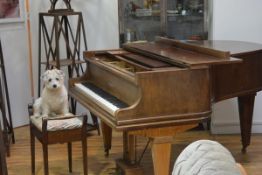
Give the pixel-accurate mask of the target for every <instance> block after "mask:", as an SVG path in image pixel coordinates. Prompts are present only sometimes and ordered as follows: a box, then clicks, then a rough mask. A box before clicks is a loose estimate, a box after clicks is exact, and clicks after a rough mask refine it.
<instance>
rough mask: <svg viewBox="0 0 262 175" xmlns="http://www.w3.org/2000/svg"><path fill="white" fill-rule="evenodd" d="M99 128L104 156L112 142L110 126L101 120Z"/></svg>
mask: <svg viewBox="0 0 262 175" xmlns="http://www.w3.org/2000/svg"><path fill="white" fill-rule="evenodd" d="M101 130H102V135H103V140H104V149H105V156H108V155H109V150H110V149H111V143H112V128H110V127H109V126H108V125H107V124H105V123H104V122H101Z"/></svg>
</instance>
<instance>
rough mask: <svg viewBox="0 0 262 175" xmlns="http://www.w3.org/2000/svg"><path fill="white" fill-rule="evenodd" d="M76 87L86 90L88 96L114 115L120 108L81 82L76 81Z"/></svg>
mask: <svg viewBox="0 0 262 175" xmlns="http://www.w3.org/2000/svg"><path fill="white" fill-rule="evenodd" d="M75 87H76V88H78V89H80V90H81V91H82V92H84V93H85V95H86V96H88V97H90V98H91V99H93V100H94V102H95V103H96V104H97V105H99V106H100V107H102V108H103V109H105V110H106V111H108V112H109V113H110V114H112V115H113V116H114V115H115V112H116V111H117V110H118V109H119V108H118V107H117V106H115V105H113V104H112V103H110V102H109V101H107V100H105V99H103V98H102V97H100V96H99V95H98V94H96V93H94V92H93V91H92V90H90V89H89V88H87V87H85V86H84V85H82V84H81V83H76V84H75Z"/></svg>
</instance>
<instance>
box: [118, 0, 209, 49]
mask: <svg viewBox="0 0 262 175" xmlns="http://www.w3.org/2000/svg"><path fill="white" fill-rule="evenodd" d="M118 8H119V32H120V45H121V44H123V43H126V42H132V41H138V40H139V41H140V40H146V41H152V40H154V37H155V36H156V35H160V36H167V37H170V38H175V39H179V40H184V39H192V40H202V39H207V37H208V19H209V18H208V16H209V15H208V0H119V1H118Z"/></svg>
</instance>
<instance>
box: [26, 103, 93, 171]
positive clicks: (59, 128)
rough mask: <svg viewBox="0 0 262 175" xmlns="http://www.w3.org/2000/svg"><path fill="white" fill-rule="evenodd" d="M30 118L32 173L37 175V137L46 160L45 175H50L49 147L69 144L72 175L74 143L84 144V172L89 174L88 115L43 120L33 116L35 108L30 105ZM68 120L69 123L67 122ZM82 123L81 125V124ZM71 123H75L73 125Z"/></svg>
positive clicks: (69, 161)
mask: <svg viewBox="0 0 262 175" xmlns="http://www.w3.org/2000/svg"><path fill="white" fill-rule="evenodd" d="M28 112H29V116H30V144H31V166H32V167H31V168H32V169H31V172H32V175H35V137H36V138H37V139H38V140H39V141H40V142H41V144H42V148H43V159H44V175H48V174H49V171H48V145H49V144H56V143H67V148H68V164H69V172H70V173H72V143H71V142H73V141H81V142H82V156H83V172H84V175H87V174H88V169H87V141H86V136H87V134H86V128H87V115H81V116H75V115H72V116H63V117H55V118H43V117H40V116H33V106H32V105H31V104H29V105H28ZM67 120H68V121H67ZM79 121H81V124H79ZM70 123H73V125H72V124H71V125H70Z"/></svg>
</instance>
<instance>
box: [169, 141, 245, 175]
mask: <svg viewBox="0 0 262 175" xmlns="http://www.w3.org/2000/svg"><path fill="white" fill-rule="evenodd" d="M211 174H212V175H240V174H241V172H240V170H239V169H238V167H237V165H236V162H235V160H234V158H233V156H232V155H231V153H230V152H229V151H228V150H227V149H226V148H225V147H223V146H222V145H221V144H220V143H218V142H215V141H210V140H199V141H196V142H193V143H191V144H190V145H189V146H187V147H186V148H185V149H184V150H183V151H182V153H181V154H180V155H179V156H178V158H177V160H176V162H175V165H174V168H173V172H172V175H211Z"/></svg>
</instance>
